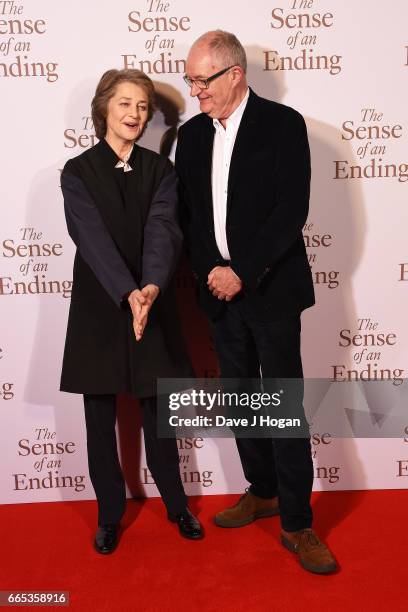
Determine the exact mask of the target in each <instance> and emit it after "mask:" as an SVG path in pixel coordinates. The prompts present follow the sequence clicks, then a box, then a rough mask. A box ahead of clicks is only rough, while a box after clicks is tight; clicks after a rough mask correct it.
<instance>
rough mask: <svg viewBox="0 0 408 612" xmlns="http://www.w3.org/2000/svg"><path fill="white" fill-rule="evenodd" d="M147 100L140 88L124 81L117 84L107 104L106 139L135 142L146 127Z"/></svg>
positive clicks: (145, 94)
mask: <svg viewBox="0 0 408 612" xmlns="http://www.w3.org/2000/svg"><path fill="white" fill-rule="evenodd" d="M148 106H149V98H148V95H147V93H146V92H145V90H144V89H143V88H142V87H139V86H138V85H135V84H134V83H130V82H128V81H125V82H123V83H119V85H118V86H117V87H116V91H115V93H114V95H113V96H112V98H111V99H110V100H109V102H108V114H107V117H106V139H107V140H108V141H110V142H113V141H118V140H120V141H122V142H123V141H129V140H131V141H135V140H137V139H138V138H139V137H140V136H141V134H142V132H143V129H144V127H145V125H146V121H147V115H148Z"/></svg>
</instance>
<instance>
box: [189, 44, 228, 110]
mask: <svg viewBox="0 0 408 612" xmlns="http://www.w3.org/2000/svg"><path fill="white" fill-rule="evenodd" d="M226 67H227V65H226V64H225V65H224V64H221V63H220V60H219V59H218V58H215V57H214V56H212V55H211V53H210V50H209V49H208V47H207V46H205V45H194V46H193V47H192V48H191V50H190V53H189V54H188V57H187V64H186V73H187V75H188V76H189V77H190V78H191V79H206V78H208V77H210V76H212V75H213V74H215V73H217V72H219V71H220V70H223V69H224V68H226ZM231 76H232V75H231V71H227V72H226V73H225V74H223V75H221V76H220V77H218V78H216V79H214V81H211V82H210V83H209V85H208V89H200V88H199V87H197V85H195V84H193V85H192V87H191V91H190V96H193V97H197V98H198V100H199V103H200V110H201V112H203V113H206V114H207V115H208V116H209V117H212V118H213V119H214V118H216V119H225V118H227V117H229V115H230V114H231V106H232V104H233V99H234V89H233V86H232V78H231Z"/></svg>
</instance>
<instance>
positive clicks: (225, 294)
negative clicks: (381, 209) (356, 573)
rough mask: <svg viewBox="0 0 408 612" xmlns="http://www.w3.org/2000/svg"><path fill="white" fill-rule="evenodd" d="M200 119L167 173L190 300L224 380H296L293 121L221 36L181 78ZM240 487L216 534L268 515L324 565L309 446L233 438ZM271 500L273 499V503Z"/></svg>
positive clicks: (300, 280)
mask: <svg viewBox="0 0 408 612" xmlns="http://www.w3.org/2000/svg"><path fill="white" fill-rule="evenodd" d="M184 79H185V81H186V83H187V85H188V86H189V87H190V95H191V96H194V97H197V98H198V101H199V104H200V110H201V111H202V112H201V114H200V115H197V116H195V117H193V118H192V119H190V120H189V121H187V123H185V124H184V125H183V126H182V127H181V128H180V130H179V135H178V145H177V151H176V168H177V171H178V173H179V177H180V196H181V206H182V219H183V225H184V231H185V235H186V244H187V248H188V251H189V255H190V259H191V264H192V268H193V272H194V274H195V276H196V278H197V279H198V282H199V302H200V304H201V306H202V308H203V309H204V310H205V311H206V313H207V315H208V316H209V319H210V325H211V331H212V334H213V338H214V342H215V347H216V351H217V355H218V359H219V362H220V369H221V374H222V376H223V377H224V378H238V379H242V378H256V377H259V373H260V368H261V371H262V376H263V377H264V378H274V377H280V378H298V379H299V378H302V376H303V374H302V363H301V357H300V314H301V312H302V310H304V309H305V308H308V307H309V306H312V305H313V304H314V291H313V283H312V276H311V271H310V267H309V264H308V261H307V257H306V251H305V246H304V242H303V238H302V227H303V225H304V223H305V221H306V218H307V214H308V203H309V191H310V156H309V145H308V140H307V132H306V126H305V122H304V120H303V117H302V116H301V115H300V114H299V113H297V112H296V111H295V110H293V109H291V108H289V107H287V106H283V105H281V104H278V103H275V102H271V101H269V100H265V99H262V98H260V97H258V96H257V95H256V94H255V93H254V92H253V91H252V90H250V89H248V85H247V81H246V56H245V51H244V49H243V47H242V45H241V43H240V42H239V41H238V40H237V38H236V37H235V36H234V35H233V34H230V33H228V32H223V31H219V30H217V31H213V32H207V33H206V34H204V35H203V36H201V37H200V38H199V39H198V40H197V41H196V42H195V43H194V44H193V46H192V48H191V50H190V52H189V55H188V58H187V64H186V75H185V77H184ZM236 442H237V446H238V452H239V455H240V458H241V463H242V467H243V471H244V474H245V477H246V479H247V480H248V482H249V483H250V487H249V490H248V491H247V492H246V493H245V494H244V495H243V496H242V497H241V499H240V500H239V502H238V503H237V504H236V505H235V506H234V507H232V508H229V509H227V510H224V511H223V512H220V513H218V514H217V515H216V517H215V523H216V524H217V525H218V526H220V527H240V526H243V525H247V524H248V523H251V522H252V521H254V520H256V519H258V518H261V517H265V516H273V515H276V514H279V513H280V516H281V523H282V533H281V541H282V544H283V545H284V546H285V547H286V548H288V549H289V550H291V551H293V552H295V553H298V556H299V560H300V563H301V565H302V566H303V567H304V568H305V569H307V570H309V571H312V572H317V573H329V572H332V571H334V570H335V569H336V567H337V566H336V561H335V559H334V557H333V556H332V554H331V552H330V551H329V549H328V548H327V547H326V546H325V545H324V544H323V543H322V542H321V541H320V540H319V539H318V537H317V536H316V534H315V533H314V531H312V529H311V524H312V510H311V507H310V495H311V491H312V484H313V464H312V459H311V448H310V440H309V439H308V438H291V439H272V438H260V439H248V438H246V439H244V438H239V439H238V438H237V440H236ZM278 500H279V503H278Z"/></svg>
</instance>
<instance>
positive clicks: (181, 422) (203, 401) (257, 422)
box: [168, 389, 301, 429]
mask: <svg viewBox="0 0 408 612" xmlns="http://www.w3.org/2000/svg"><path fill="white" fill-rule="evenodd" d="M281 394H283V389H282V390H281V391H279V392H276V393H261V392H243V391H241V392H237V391H234V392H230V391H222V390H220V389H218V390H217V391H214V392H208V391H205V390H204V389H198V390H197V389H191V390H189V391H184V392H179V393H177V392H176V393H171V394H170V395H169V400H168V404H169V409H170V410H172V411H176V410H180V409H181V408H190V407H194V408H201V409H203V410H206V411H207V412H208V411H212V410H215V409H219V408H228V409H231V408H237V409H241V411H242V409H245V410H247V409H249V410H252V411H253V414H251V413H249V414H248V416H242V415H239V414H237V415H236V416H232V415H230V416H226V415H225V414H215V415H214V416H208V415H201V414H197V415H196V416H194V417H191V416H190V417H186V416H180V415H179V414H172V415H170V416H169V425H170V426H171V427H277V428H278V429H284V428H286V427H300V426H301V420H300V418H276V417H272V416H271V415H269V414H262V413H259V412H258V411H259V410H261V409H262V408H270V407H278V406H280V405H281V403H282V398H281Z"/></svg>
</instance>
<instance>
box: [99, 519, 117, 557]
mask: <svg viewBox="0 0 408 612" xmlns="http://www.w3.org/2000/svg"><path fill="white" fill-rule="evenodd" d="M118 535H119V525H118V524H116V523H112V524H110V525H99V527H98V531H97V532H96V535H95V541H94V547H95V550H96V551H97V552H98V553H101V555H108V554H109V553H112V552H113V551H114V550H115V548H116V546H117V545H118V540H119V538H118Z"/></svg>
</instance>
